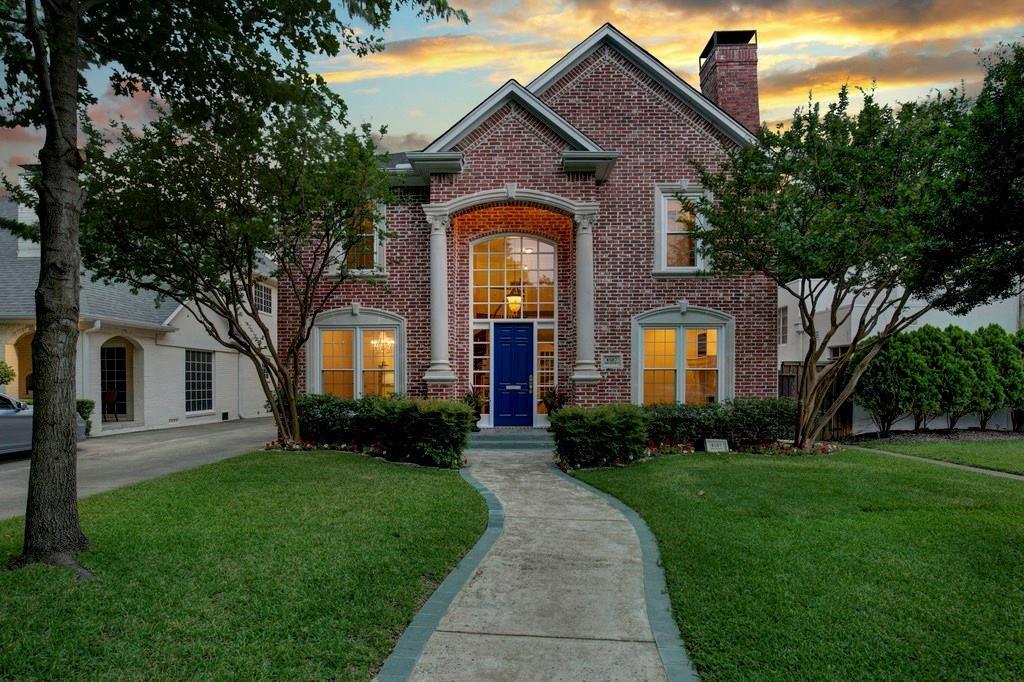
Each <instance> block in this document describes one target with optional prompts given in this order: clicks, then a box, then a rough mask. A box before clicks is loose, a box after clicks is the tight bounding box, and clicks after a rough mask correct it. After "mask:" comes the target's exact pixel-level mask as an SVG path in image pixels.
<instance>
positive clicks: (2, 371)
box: [0, 360, 14, 386]
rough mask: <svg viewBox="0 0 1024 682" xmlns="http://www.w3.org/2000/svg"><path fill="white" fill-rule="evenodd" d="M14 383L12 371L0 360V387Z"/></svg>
mask: <svg viewBox="0 0 1024 682" xmlns="http://www.w3.org/2000/svg"><path fill="white" fill-rule="evenodd" d="M12 381H14V370H13V369H11V366H10V365H8V364H7V363H6V362H4V361H3V360H0V386H6V385H7V384H9V383H11V382H12Z"/></svg>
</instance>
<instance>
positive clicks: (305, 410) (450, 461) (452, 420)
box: [298, 395, 475, 468]
mask: <svg viewBox="0 0 1024 682" xmlns="http://www.w3.org/2000/svg"><path fill="white" fill-rule="evenodd" d="M298 410H299V429H300V431H301V433H302V437H303V439H305V440H308V441H312V442H314V443H317V444H319V445H325V446H331V447H337V448H339V449H348V450H356V451H360V452H370V453H372V454H374V455H377V456H379V457H383V458H384V459H387V460H391V461H393V462H413V463H415V464H423V465H427V466H438V467H448V468H458V467H459V466H461V464H462V452H463V450H465V448H466V445H467V443H468V438H469V431H470V429H471V428H472V426H473V424H474V422H475V417H474V415H473V410H472V409H471V408H470V407H469V406H468V405H466V404H465V403H462V402H457V401H454V400H422V399H419V398H361V399H359V400H345V399H342V398H337V397H334V396H330V395H308V396H303V397H301V398H300V399H299V402H298Z"/></svg>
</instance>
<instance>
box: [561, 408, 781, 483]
mask: <svg viewBox="0 0 1024 682" xmlns="http://www.w3.org/2000/svg"><path fill="white" fill-rule="evenodd" d="M796 412H797V410H796V402H795V401H794V400H792V399H791V398H769V399H763V400H762V399H738V400H733V401H729V402H726V403H722V404H717V403H716V404H711V405H701V406H696V405H651V406H648V407H638V406H636V405H602V406H600V407H593V408H582V407H564V408H562V409H561V410H558V411H557V412H555V413H554V414H552V415H551V417H550V419H551V430H552V432H553V435H554V437H555V459H556V460H557V461H558V463H559V464H560V465H562V466H563V467H566V468H570V469H576V468H580V467H594V466H609V465H612V464H627V463H629V462H633V461H636V460H638V459H640V458H642V457H644V456H645V455H646V454H647V451H648V448H649V447H665V446H667V447H672V446H686V445H693V446H700V445H702V443H703V441H704V440H705V439H707V438H726V439H728V441H729V446H730V447H731V448H733V449H742V448H750V447H762V446H766V445H772V444H775V443H777V442H778V441H779V440H791V439H792V438H793V432H794V426H795V424H796Z"/></svg>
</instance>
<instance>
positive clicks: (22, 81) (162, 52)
mask: <svg viewBox="0 0 1024 682" xmlns="http://www.w3.org/2000/svg"><path fill="white" fill-rule="evenodd" d="M401 4H407V5H410V6H412V7H415V8H416V9H417V10H418V11H419V13H420V14H421V15H424V16H426V17H428V18H429V17H450V16H453V15H458V16H459V17H460V18H465V15H464V14H462V13H456V12H453V10H452V9H451V8H450V7H449V6H448V4H447V2H446V0H350V1H346V2H344V3H342V6H343V8H344V10H345V13H343V14H344V15H345V18H344V19H343V16H342V14H339V11H338V8H336V7H335V6H334V5H333V4H332V3H331V1H330V0H223V1H222V2H204V1H201V0H178V1H176V2H129V1H128V0H45V1H43V2H38V1H37V0H23V1H22V0H0V63H2V64H3V78H2V81H0V126H6V127H10V126H41V127H42V128H43V129H44V131H45V139H44V143H43V147H42V149H41V150H40V152H39V161H40V172H39V176H38V178H37V180H36V183H35V187H34V191H35V193H36V194H37V195H38V203H37V208H36V211H37V213H38V215H39V238H40V241H41V256H40V273H39V285H38V288H37V289H36V332H35V336H34V339H33V344H32V346H33V358H34V363H35V364H34V373H35V375H36V386H37V389H36V391H35V396H34V398H35V401H34V402H35V418H34V419H33V433H32V442H33V447H32V462H31V465H30V474H29V491H28V504H27V507H26V514H25V542H24V545H23V548H22V555H21V557H20V558H19V559H18V560H17V561H16V563H17V564H25V563H29V562H33V561H43V562H49V563H56V564H66V565H70V566H72V567H75V568H78V564H77V562H76V561H75V558H74V557H75V555H76V553H77V552H78V551H80V550H81V549H83V548H85V547H87V546H88V540H87V539H86V537H85V534H84V533H83V532H82V530H81V526H80V525H79V522H78V507H77V499H76V498H77V496H76V481H75V452H76V446H75V386H74V375H75V373H74V367H75V347H76V341H77V336H78V326H77V325H78V313H79V308H78V290H79V271H80V251H79V215H80V212H81V208H82V204H83V202H84V200H85V196H84V194H83V192H82V189H81V186H80V183H79V176H80V174H81V172H82V170H83V168H84V167H85V166H86V162H87V157H86V155H85V154H84V152H83V150H81V149H79V148H78V131H79V125H80V111H81V110H82V109H81V105H83V104H86V103H89V102H91V101H94V97H93V95H92V94H91V93H90V92H89V90H88V89H87V87H86V79H85V74H86V70H87V69H89V68H90V67H106V68H107V69H108V70H109V72H110V86H111V88H112V89H113V91H114V92H115V93H117V94H118V95H124V96H130V95H134V94H136V93H138V92H140V91H146V92H148V93H151V94H153V95H154V96H156V97H161V98H164V99H166V100H168V101H174V103H175V110H176V115H178V116H181V117H182V118H183V119H185V120H192V121H203V122H209V123H210V124H211V125H212V126H213V127H217V126H223V125H225V123H230V121H231V120H232V118H233V116H232V114H233V113H235V112H244V111H249V112H262V111H266V110H267V109H269V108H272V107H274V106H278V105H281V104H283V103H309V102H314V101H320V100H326V101H330V102H333V103H334V104H335V105H336V107H337V108H338V109H339V110H340V109H342V108H343V104H342V102H341V101H340V99H339V98H338V97H337V96H336V95H334V94H333V93H332V92H331V91H330V89H329V88H328V87H327V84H326V83H325V82H324V80H323V79H322V78H320V77H318V76H311V75H310V73H309V68H308V66H309V64H308V59H307V55H309V54H311V53H316V54H321V55H336V54H338V53H339V52H340V51H341V49H342V48H346V49H348V50H351V51H354V52H356V53H357V54H365V53H366V52H368V51H370V50H373V49H377V48H379V47H380V45H381V38H380V36H379V34H378V32H377V30H378V29H381V28H383V27H385V26H387V24H388V23H389V21H390V19H391V14H392V11H393V9H394V8H395V7H397V6H398V5H401ZM352 16H357V17H359V18H361V19H362V20H363V22H364V23H365V24H366V25H367V26H368V27H369V29H370V30H369V31H366V30H361V29H360V27H358V26H356V25H354V24H353V23H352V22H351V21H349V20H347V19H348V17H352ZM7 184H8V185H9V184H10V183H7ZM15 227H17V226H16V225H15ZM79 570H81V569H79Z"/></svg>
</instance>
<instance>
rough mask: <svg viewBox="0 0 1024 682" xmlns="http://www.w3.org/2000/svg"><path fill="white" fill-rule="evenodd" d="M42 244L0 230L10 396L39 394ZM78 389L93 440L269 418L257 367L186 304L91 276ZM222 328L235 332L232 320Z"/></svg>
mask: <svg viewBox="0 0 1024 682" xmlns="http://www.w3.org/2000/svg"><path fill="white" fill-rule="evenodd" d="M0 215H3V216H4V217H7V218H12V219H17V220H19V221H23V222H26V223H28V222H34V221H35V220H36V216H35V214H34V212H33V211H31V210H27V209H25V208H24V207H20V206H18V205H16V204H13V203H10V202H7V203H6V204H0ZM38 279H39V245H38V244H36V243H33V242H31V241H26V240H22V239H18V238H17V237H16V236H15V235H14V234H13V233H11V232H9V231H7V230H3V229H0V360H3V361H4V362H6V363H7V364H8V365H10V366H11V367H12V368H13V369H14V371H15V372H16V373H17V378H16V379H15V381H14V383H12V384H10V385H8V386H6V387H4V392H5V393H7V394H9V395H12V396H14V397H16V398H31V397H32V389H33V380H32V336H33V333H34V331H35V303H34V291H35V287H36V284H37V282H38ZM81 286H82V288H81V295H80V318H79V330H80V333H79V337H78V350H77V356H76V363H75V384H76V386H77V395H78V397H79V398H89V399H91V400H93V401H95V403H96V409H95V411H94V413H93V415H92V422H93V428H92V433H93V435H97V434H102V433H111V432H115V431H118V432H121V431H141V430H148V429H159V428H167V427H174V426H185V425H189V424H202V423H207V422H216V421H222V420H229V419H238V418H240V417H242V418H244V417H262V416H267V415H268V414H269V413H268V411H267V409H266V398H265V397H264V395H263V391H262V389H261V388H260V384H259V379H258V377H257V374H256V369H255V367H254V366H253V364H252V362H251V361H250V360H249V359H248V358H247V357H245V356H243V355H240V354H238V353H236V352H234V351H231V350H228V349H226V348H224V347H223V346H221V345H220V344H219V343H217V341H215V340H214V339H213V338H212V337H211V336H209V335H208V334H207V333H206V331H205V329H203V327H202V325H201V324H200V323H199V322H198V321H197V320H196V319H195V318H194V316H193V315H192V314H191V313H190V312H189V311H188V310H186V309H185V308H183V307H181V306H179V305H178V304H177V303H174V302H173V301H163V302H158V301H157V299H156V297H155V296H154V295H153V294H151V293H148V292H139V293H138V294H134V293H132V292H131V290H130V288H129V287H128V286H126V285H121V284H103V283H101V282H93V281H92V280H91V278H90V276H89V273H87V272H86V273H83V276H82V284H81ZM261 286H263V288H262V289H261V290H260V295H261V296H262V301H263V304H264V305H263V312H261V314H262V315H264V319H265V323H266V326H267V328H268V329H269V330H271V334H273V335H275V336H276V333H277V291H276V288H275V285H274V283H273V282H272V281H269V280H268V282H267V283H266V285H261ZM222 332H223V333H224V334H225V336H226V334H227V324H226V322H225V323H224V328H223V330H222Z"/></svg>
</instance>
